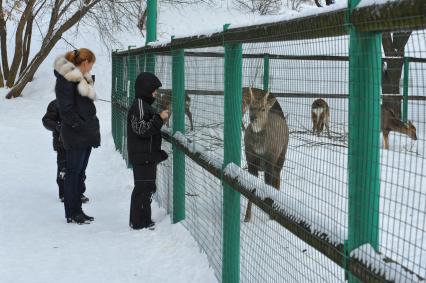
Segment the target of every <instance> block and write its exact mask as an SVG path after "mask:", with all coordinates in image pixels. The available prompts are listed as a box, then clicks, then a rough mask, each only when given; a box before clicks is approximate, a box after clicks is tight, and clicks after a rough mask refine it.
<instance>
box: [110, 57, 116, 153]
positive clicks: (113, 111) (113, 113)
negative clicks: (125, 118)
mask: <svg viewBox="0 0 426 283" xmlns="http://www.w3.org/2000/svg"><path fill="white" fill-rule="evenodd" d="M115 53H116V52H114V51H113V52H112V54H111V58H112V64H111V65H112V74H111V78H112V79H111V82H112V85H111V130H112V137H113V140H114V145H115V146H116V149H117V129H116V126H115V124H116V122H115V120H116V119H117V110H116V106H115V104H114V102H115V100H116V97H117V80H118V76H117V57H116V56H115Z"/></svg>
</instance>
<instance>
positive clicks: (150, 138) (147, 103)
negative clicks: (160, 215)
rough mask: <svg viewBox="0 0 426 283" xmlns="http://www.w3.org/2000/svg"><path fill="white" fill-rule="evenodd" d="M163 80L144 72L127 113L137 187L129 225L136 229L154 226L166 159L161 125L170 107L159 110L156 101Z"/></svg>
mask: <svg viewBox="0 0 426 283" xmlns="http://www.w3.org/2000/svg"><path fill="white" fill-rule="evenodd" d="M159 87H161V82H160V80H159V79H158V78H157V77H156V76H155V75H154V74H151V73H141V74H139V76H138V77H137V78H136V82H135V96H136V98H135V100H134V101H133V103H132V105H131V107H130V109H129V111H128V114H127V150H128V154H129V161H130V163H131V164H132V167H133V178H134V184H135V187H134V189H133V192H132V197H131V202H130V221H129V225H130V227H131V228H133V229H143V228H148V229H154V226H155V223H154V222H153V221H152V219H151V201H152V195H153V194H154V193H155V191H156V186H155V180H156V174H157V164H158V163H160V162H161V161H163V160H166V159H167V157H168V156H167V153H166V152H165V151H163V150H161V131H160V129H161V127H162V126H163V124H164V122H165V121H166V120H167V119H168V117H169V112H168V111H167V110H164V111H162V112H161V113H157V112H156V111H155V109H154V108H153V107H152V106H151V105H152V104H153V102H154V101H155V97H156V95H157V89H158V88H159Z"/></svg>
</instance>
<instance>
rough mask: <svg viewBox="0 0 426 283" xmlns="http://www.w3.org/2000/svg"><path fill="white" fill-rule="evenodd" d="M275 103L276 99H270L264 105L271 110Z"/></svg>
mask: <svg viewBox="0 0 426 283" xmlns="http://www.w3.org/2000/svg"><path fill="white" fill-rule="evenodd" d="M276 101H277V99H276V98H275V97H270V98H269V99H268V100H267V101H266V103H267V105H268V108H272V106H274V104H275V102H276Z"/></svg>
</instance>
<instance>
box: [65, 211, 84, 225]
mask: <svg viewBox="0 0 426 283" xmlns="http://www.w3.org/2000/svg"><path fill="white" fill-rule="evenodd" d="M67 223H77V224H79V225H81V224H90V221H89V220H88V219H86V218H85V217H84V215H83V213H81V212H80V213H77V214H76V215H74V216H71V217H69V218H67Z"/></svg>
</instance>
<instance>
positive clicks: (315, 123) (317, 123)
mask: <svg viewBox="0 0 426 283" xmlns="http://www.w3.org/2000/svg"><path fill="white" fill-rule="evenodd" d="M311 118H312V132H313V133H314V135H315V133H317V134H318V136H319V135H320V134H321V132H322V131H323V130H324V126H325V128H326V129H327V135H328V137H330V129H329V123H330V108H329V107H328V104H327V102H326V101H325V100H324V99H321V98H319V99H317V100H315V101H314V102H313V103H312V107H311Z"/></svg>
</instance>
